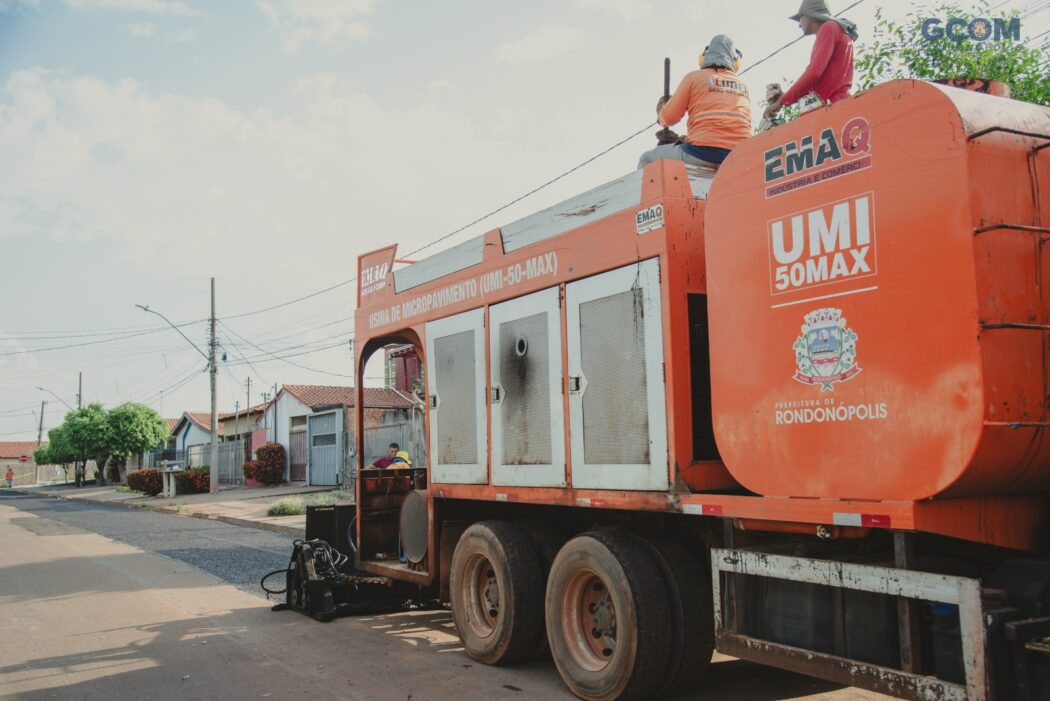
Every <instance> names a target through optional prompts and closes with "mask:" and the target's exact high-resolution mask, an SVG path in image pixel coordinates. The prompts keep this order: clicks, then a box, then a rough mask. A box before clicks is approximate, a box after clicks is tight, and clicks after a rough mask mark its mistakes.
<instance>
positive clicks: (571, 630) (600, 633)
mask: <svg viewBox="0 0 1050 701" xmlns="http://www.w3.org/2000/svg"><path fill="white" fill-rule="evenodd" d="M561 624H562V631H563V634H564V639H565V641H566V643H567V644H568V648H569V654H571V655H572V657H573V660H574V661H575V662H576V664H578V665H580V666H581V667H583V668H584V669H586V670H588V671H591V672H597V671H599V670H601V669H604V668H605V667H606V666H607V665H608V664H609V661H610V660H611V659H612V656H613V653H614V652H615V651H616V606H615V604H614V603H613V599H612V596H611V595H610V593H609V587H608V585H607V584H606V583H605V581H604V580H603V579H602V578H601V577H600V576H598V574H597V573H595V572H592V571H591V570H580V571H579V572H576V573H575V574H573V575H572V577H570V578H569V581H568V583H567V584H566V587H565V596H564V597H563V598H562V604H561Z"/></svg>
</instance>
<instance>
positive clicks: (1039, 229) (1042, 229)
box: [973, 144, 1050, 234]
mask: <svg viewBox="0 0 1050 701" xmlns="http://www.w3.org/2000/svg"><path fill="white" fill-rule="evenodd" d="M1047 146H1050V144H1047ZM995 229H1013V230H1015V231H1031V232H1033V233H1036V234H1050V227H1047V226H1032V225H1031V224H992V225H990V226H982V227H978V228H976V229H974V230H973V233H975V234H983V233H984V232H986V231H994V230H995Z"/></svg>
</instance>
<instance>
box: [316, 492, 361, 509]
mask: <svg viewBox="0 0 1050 701" xmlns="http://www.w3.org/2000/svg"><path fill="white" fill-rule="evenodd" d="M353 500H354V495H353V494H352V493H350V492H343V491H338V492H321V493H320V494H318V495H317V496H315V497H312V498H311V499H310V500H309V501H308V502H307V505H308V506H335V505H336V504H344V503H346V502H348V501H353Z"/></svg>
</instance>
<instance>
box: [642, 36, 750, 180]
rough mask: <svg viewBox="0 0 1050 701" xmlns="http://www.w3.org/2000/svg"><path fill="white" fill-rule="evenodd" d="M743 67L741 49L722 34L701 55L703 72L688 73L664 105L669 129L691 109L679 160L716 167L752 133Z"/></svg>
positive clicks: (663, 120) (664, 119)
mask: <svg viewBox="0 0 1050 701" xmlns="http://www.w3.org/2000/svg"><path fill="white" fill-rule="evenodd" d="M739 69H740V52H739V51H737V50H736V48H735V47H734V46H733V42H732V40H730V38H729V37H727V36H725V35H724V34H719V35H717V36H715V37H714V38H713V39H712V40H711V43H710V44H708V45H707V48H705V49H704V52H703V53H702V54H701V55H700V70H697V71H691V72H689V73H687V74H686V75H685V77H684V78H682V82H681V83H680V84H679V85H678V88H677V89H676V90H675V91H674V95H672V96H671V98H670V99H669V100H667V101H666V103H664V104H661V105H659V107H660V124H661V125H663V126H665V127H670V126H672V125H674V124H677V123H678V122H679V121H681V119H682V117H683V116H684V115H685V113H686V112H687V111H688V113H689V132H688V134H687V135H686V137H685V140H684V141H682V142H681V143H679V144H676V145H674V147H673V148H674V150H675V152H676V154H677V159H678V160H683V161H685V162H686V163H693V164H697V165H706V166H709V167H713V168H717V167H718V166H719V165H720V164H721V163H722V161H723V160H725V158H726V156H728V155H729V151H730V150H731V149H732V148H733V147H734V146H736V145H737V144H738V143H740V142H741V141H743V140H744V139H746V138H747V137H749V136H751V99H750V98H749V97H748V94H747V86H746V85H744V82H743V81H742V80H740V78H738V77H737V71H738V70H739ZM662 101H663V100H662V99H661V102H662ZM659 157H663V158H667V157H669V156H663V155H662V156H659ZM643 158H644V156H643ZM642 165H644V163H643V164H642Z"/></svg>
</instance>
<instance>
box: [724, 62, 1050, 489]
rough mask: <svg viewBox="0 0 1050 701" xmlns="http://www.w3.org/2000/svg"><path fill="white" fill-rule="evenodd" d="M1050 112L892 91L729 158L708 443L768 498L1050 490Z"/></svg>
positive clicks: (928, 89)
mask: <svg viewBox="0 0 1050 701" xmlns="http://www.w3.org/2000/svg"><path fill="white" fill-rule="evenodd" d="M1047 134H1050V109H1048V108H1045V107H1040V106H1037V105H1030V104H1026V103H1021V102H1017V101H1012V100H1007V99H1004V98H999V97H992V96H988V95H981V94H976V93H972V92H967V91H963V90H959V89H956V88H950V87H943V86H938V85H932V84H929V83H923V82H918V81H895V82H892V83H888V84H885V85H882V86H879V87H877V88H875V89H872V90H870V91H868V92H866V93H863V94H861V95H859V96H858V97H856V98H855V99H851V100H847V101H844V102H841V103H838V104H835V105H832V106H831V107H829V108H826V109H822V110H819V111H816V112H813V113H811V114H807V115H805V116H803V117H801V118H799V119H797V120H795V121H793V122H791V123H789V124H787V125H785V126H782V127H778V128H776V129H773V130H771V131H769V132H767V133H765V134H762V135H761V136H758V137H756V138H753V139H750V140H748V141H746V142H744V143H743V144H741V145H740V146H739V147H737V148H736V149H735V150H734V151H733V154H732V156H731V157H730V158H729V159H728V160H727V161H726V163H725V164H724V165H723V166H722V168H721V170H720V171H719V173H718V176H717V177H716V178H715V180H714V184H713V186H712V190H711V195H710V199H709V202H708V206H707V213H706V217H705V228H706V247H707V274H708V293H709V300H708V301H709V309H710V324H711V363H712V394H713V409H714V416H715V420H714V429H715V436H716V439H717V441H718V446H719V449H720V451H721V455H722V458H723V459H724V461H725V463H726V465H727V467H728V469H729V471H730V472H731V473H732V475H733V476H734V477H735V478H736V479H737V480H738V481H739V482H740V483H741V484H742V485H744V486H745V487H746V488H748V489H750V490H752V491H753V492H755V493H758V494H762V495H769V496H790V497H818V498H819V497H828V498H832V497H833V498H840V499H880V500H919V499H926V498H930V497H934V496H938V495H944V496H978V495H997V494H1024V493H1029V492H1034V491H1043V490H1046V489H1048V488H1050V438H1048V425H1050V424H1048V419H1050V416H1048V414H1050V411H1048V404H1050V380H1048V374H1050V354H1048V349H1050V228H1048V226H1050V148H1046V146H1047V144H1048V143H1050V141H1048V137H1047Z"/></svg>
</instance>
